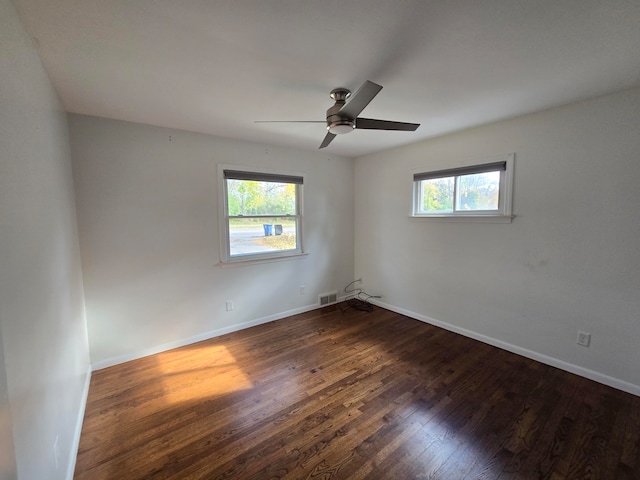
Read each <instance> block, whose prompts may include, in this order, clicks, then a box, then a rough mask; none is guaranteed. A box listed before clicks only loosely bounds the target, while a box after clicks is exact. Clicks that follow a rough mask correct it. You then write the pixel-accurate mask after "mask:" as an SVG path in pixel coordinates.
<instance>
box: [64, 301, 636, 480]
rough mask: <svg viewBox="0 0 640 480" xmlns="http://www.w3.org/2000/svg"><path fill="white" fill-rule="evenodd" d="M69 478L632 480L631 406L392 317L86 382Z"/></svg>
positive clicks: (189, 351)
mask: <svg viewBox="0 0 640 480" xmlns="http://www.w3.org/2000/svg"><path fill="white" fill-rule="evenodd" d="M75 478H76V479H91V480H99V479H143V478H144V479H187V478H188V479H207V480H213V479H260V480H262V479H307V478H309V479H346V478H348V479H364V478H368V479H400V480H405V479H426V478H432V479H445V480H449V479H455V480H457V479H500V480H503V479H516V478H517V479H551V480H565V479H577V478H580V479H582V478H584V479H587V478H588V479H607V480H624V479H635V480H638V479H640V397H636V396H633V395H630V394H627V393H624V392H621V391H618V390H615V389H612V388H609V387H606V386H604V385H600V384H598V383H595V382H592V381H590V380H586V379H584V378H581V377H578V376H576V375H572V374H570V373H567V372H564V371H561V370H558V369H555V368H553V367H549V366H546V365H543V364H541V363H537V362H534V361H531V360H528V359H526V358H523V357H520V356H517V355H514V354H511V353H508V352H506V351H504V350H500V349H498V348H494V347H491V346H489V345H486V344H483V343H480V342H477V341H475V340H471V339H468V338H465V337H463V336H460V335H456V334H454V333H451V332H448V331H445V330H442V329H440V328H436V327H433V326H430V325H427V324H424V323H422V322H419V321H417V320H413V319H410V318H407V317H404V316H402V315H398V314H396V313H393V312H390V311H387V310H383V309H380V308H375V309H374V310H373V311H372V312H363V311H358V310H354V309H350V310H348V311H346V312H344V313H343V312H342V311H341V310H340V309H339V308H338V307H336V306H333V307H326V308H324V309H322V310H316V311H313V312H309V313H305V314H301V315H297V316H294V317H290V318H287V319H283V320H279V321H276V322H271V323H269V324H265V325H261V326H258V327H254V328H251V329H247V330H244V331H241V332H236V333H232V334H229V335H225V336H222V337H218V338H214V339H212V340H209V341H206V342H201V343H197V344H193V345H190V346H187V347H183V348H180V349H176V350H172V351H170V352H165V353H162V354H158V355H154V356H151V357H146V358H143V359H140V360H136V361H132V362H128V363H126V364H122V365H117V366H114V367H111V368H107V369H104V370H100V371H98V372H95V373H94V374H93V377H92V379H91V386H90V390H89V398H88V404H87V409H86V415H85V420H84V425H83V429H82V437H81V441H80V448H79V452H78V459H77V465H76V472H75Z"/></svg>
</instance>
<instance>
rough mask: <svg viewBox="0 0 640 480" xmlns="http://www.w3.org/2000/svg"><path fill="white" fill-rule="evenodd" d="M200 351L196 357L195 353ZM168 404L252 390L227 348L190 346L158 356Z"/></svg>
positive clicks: (247, 379)
mask: <svg viewBox="0 0 640 480" xmlns="http://www.w3.org/2000/svg"><path fill="white" fill-rule="evenodd" d="M196 350H197V354H196ZM158 368H159V370H160V372H161V373H162V383H163V388H164V390H165V393H166V395H165V399H166V400H167V402H168V403H172V404H173V403H182V402H188V401H197V400H202V399H204V398H212V397H219V396H221V395H226V394H228V393H233V392H238V391H241V390H248V389H250V388H252V387H253V383H252V382H251V380H250V379H249V377H248V376H247V375H246V374H245V373H244V372H243V370H242V369H241V368H240V367H238V363H237V361H236V359H235V358H234V356H233V355H232V354H231V353H230V352H229V350H228V349H227V348H226V347H225V346H224V345H211V346H202V347H190V348H185V349H180V350H177V351H173V352H165V353H162V354H159V355H158Z"/></svg>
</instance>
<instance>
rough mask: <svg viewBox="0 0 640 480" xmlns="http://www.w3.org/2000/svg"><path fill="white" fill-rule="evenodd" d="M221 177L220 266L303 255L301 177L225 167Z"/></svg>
mask: <svg viewBox="0 0 640 480" xmlns="http://www.w3.org/2000/svg"><path fill="white" fill-rule="evenodd" d="M236 168H237V167H236ZM221 176H222V178H223V188H222V190H223V202H222V203H223V208H224V212H223V215H222V217H223V218H224V224H223V225H222V231H223V238H222V250H223V251H222V261H223V263H224V262H234V261H247V260H259V259H271V258H278V257H286V256H291V255H299V254H301V253H302V235H301V233H302V215H301V210H302V209H301V205H302V185H303V177H302V176H296V175H284V174H276V173H266V172H256V171H247V170H239V169H232V168H224V167H223V168H222V175H221Z"/></svg>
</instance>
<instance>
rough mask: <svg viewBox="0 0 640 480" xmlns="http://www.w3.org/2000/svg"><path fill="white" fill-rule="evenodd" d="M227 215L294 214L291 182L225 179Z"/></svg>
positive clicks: (293, 193)
mask: <svg viewBox="0 0 640 480" xmlns="http://www.w3.org/2000/svg"><path fill="white" fill-rule="evenodd" d="M227 204H228V205H229V215H230V216H234V215H295V214H296V213H297V212H296V185H295V184H293V183H277V182H260V181H253V180H231V179H229V180H227Z"/></svg>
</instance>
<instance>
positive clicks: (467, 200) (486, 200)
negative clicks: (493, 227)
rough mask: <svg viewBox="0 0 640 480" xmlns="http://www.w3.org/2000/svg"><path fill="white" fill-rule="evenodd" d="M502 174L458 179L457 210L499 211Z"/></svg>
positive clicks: (465, 176)
mask: <svg viewBox="0 0 640 480" xmlns="http://www.w3.org/2000/svg"><path fill="white" fill-rule="evenodd" d="M499 191H500V172H499V171H498V172H485V173H475V174H471V175H461V176H459V177H458V189H457V197H458V198H457V202H456V210H467V211H474V210H498V197H499Z"/></svg>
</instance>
